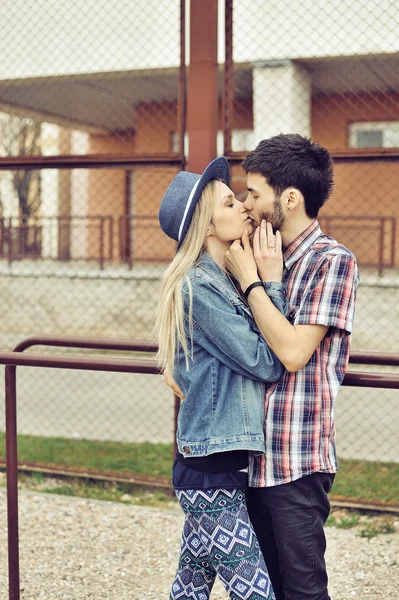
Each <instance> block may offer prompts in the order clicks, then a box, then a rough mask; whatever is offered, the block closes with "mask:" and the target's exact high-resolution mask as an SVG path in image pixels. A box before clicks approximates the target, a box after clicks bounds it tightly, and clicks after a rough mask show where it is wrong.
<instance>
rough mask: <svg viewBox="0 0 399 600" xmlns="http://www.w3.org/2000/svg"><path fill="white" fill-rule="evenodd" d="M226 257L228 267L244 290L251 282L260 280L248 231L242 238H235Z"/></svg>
mask: <svg viewBox="0 0 399 600" xmlns="http://www.w3.org/2000/svg"><path fill="white" fill-rule="evenodd" d="M225 258H226V268H227V269H228V271H229V272H230V273H231V274H232V275H233V277H235V279H236V280H237V281H238V283H239V284H240V287H241V289H242V291H243V292H245V290H246V289H247V287H248V286H249V285H251V283H253V282H254V281H258V280H259V275H258V269H257V267H256V262H255V259H254V254H253V252H252V248H251V244H250V243H249V233H248V231H244V233H243V235H242V238H241V240H235V241H234V242H233V243H232V244H231V246H230V248H229V250H227V252H226V254H225Z"/></svg>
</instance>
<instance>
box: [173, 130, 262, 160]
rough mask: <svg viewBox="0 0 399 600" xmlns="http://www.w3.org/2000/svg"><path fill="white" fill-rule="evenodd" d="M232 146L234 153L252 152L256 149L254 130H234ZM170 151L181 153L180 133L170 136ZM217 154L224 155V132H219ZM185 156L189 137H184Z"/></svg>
mask: <svg viewBox="0 0 399 600" xmlns="http://www.w3.org/2000/svg"><path fill="white" fill-rule="evenodd" d="M231 146H232V150H233V152H240V151H241V150H252V149H253V148H254V132H253V130H252V129H233V131H232V132H231ZM170 151H171V152H176V153H177V152H179V133H178V132H177V131H172V132H171V134H170ZM216 153H217V155H218V156H221V155H222V154H223V131H218V132H217V139H216ZM184 155H185V156H188V135H187V133H186V134H185V136H184Z"/></svg>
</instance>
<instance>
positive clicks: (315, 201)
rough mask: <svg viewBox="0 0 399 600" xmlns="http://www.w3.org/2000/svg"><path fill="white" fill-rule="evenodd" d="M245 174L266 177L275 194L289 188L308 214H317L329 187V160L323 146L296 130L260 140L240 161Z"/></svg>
mask: <svg viewBox="0 0 399 600" xmlns="http://www.w3.org/2000/svg"><path fill="white" fill-rule="evenodd" d="M242 167H243V168H244V170H245V172H246V173H258V174H260V175H263V177H265V178H266V181H267V183H268V184H269V185H270V187H271V188H273V190H274V193H275V195H276V196H281V194H282V193H283V191H284V190H286V189H287V188H289V187H294V188H297V189H298V190H299V191H300V192H302V194H303V197H304V199H305V210H306V214H307V215H308V217H310V218H311V219H314V218H316V217H317V215H318V212H319V210H320V208H321V207H322V206H323V204H324V203H325V202H326V200H327V199H328V197H329V195H330V194H331V191H332V188H333V163H332V159H331V156H330V154H329V152H328V150H326V149H325V148H323V147H322V146H320V145H319V144H315V143H313V142H312V141H311V140H310V139H308V138H305V137H302V136H301V135H299V134H296V133H287V134H285V133H281V134H280V135H276V136H274V137H271V138H268V139H266V140H262V141H261V142H260V143H259V144H258V145H257V147H256V148H255V150H253V151H252V152H250V153H249V154H248V156H247V157H246V158H245V160H244V161H243V162H242Z"/></svg>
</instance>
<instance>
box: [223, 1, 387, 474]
mask: <svg viewBox="0 0 399 600" xmlns="http://www.w3.org/2000/svg"><path fill="white" fill-rule="evenodd" d="M225 5H226V13H225V35H226V61H225V89H224V98H223V107H224V119H223V123H224V151H225V154H227V155H228V156H229V158H230V160H231V162H232V163H233V164H234V165H235V166H234V168H233V187H234V189H235V191H236V193H237V194H240V195H241V196H242V197H245V192H246V189H245V173H244V172H243V170H242V169H241V167H240V166H239V164H240V161H241V160H242V158H243V157H244V156H245V154H246V152H247V151H248V150H251V149H252V148H254V147H255V145H256V144H257V143H258V142H259V141H260V140H261V139H264V138H267V137H269V136H272V135H276V134H278V133H281V132H283V133H291V132H297V133H300V134H302V135H305V136H308V137H312V139H313V140H314V141H316V142H319V143H320V144H322V145H323V146H325V147H326V148H328V150H329V151H330V152H331V154H332V156H333V158H334V173H335V187H334V191H333V194H332V196H331V198H330V199H329V201H328V202H327V204H326V205H325V207H323V209H322V210H321V212H320V224H321V226H322V228H323V230H324V231H325V232H326V233H327V234H328V235H331V236H333V237H335V238H337V239H338V240H339V241H340V242H341V243H343V244H344V245H346V246H347V247H348V248H350V249H351V250H352V251H353V252H354V253H355V255H356V257H357V260H358V263H359V266H360V275H361V285H360V288H359V291H358V300H357V309H356V321H355V330H354V334H353V343H352V349H354V350H360V349H362V350H372V351H378V350H380V351H391V352H397V351H399V327H398V326H397V321H398V317H399V312H398V311H399V309H398V304H399V270H398V267H399V205H398V203H397V202H396V200H395V199H394V197H393V190H395V189H396V186H397V185H398V183H399V170H398V166H399V93H398V92H399V80H398V72H399V71H398V67H399V37H398V33H399V8H398V6H397V5H395V4H394V3H392V2H382V3H381V2H378V3H377V2H365V1H362V0H358V1H355V2H350V3H349V2H345V1H341V0H333V1H331V2H328V3H324V2H323V3H322V2H311V1H305V2H299V1H294V2H291V1H290V2H288V1H285V0H282V1H281V2H280V1H279V2H273V1H270V2H252V3H247V2H234V1H230V0H228V1H227V2H226V3H225ZM398 400H399V398H398V392H397V391H392V390H391V391H377V390H367V389H363V390H361V389H350V388H343V389H342V391H341V392H340V396H339V400H338V404H337V431H338V451H339V455H340V456H341V457H346V458H359V459H368V460H381V461H395V462H396V461H398V460H399V453H398V447H399V438H398V422H399V421H398V420H399V402H398Z"/></svg>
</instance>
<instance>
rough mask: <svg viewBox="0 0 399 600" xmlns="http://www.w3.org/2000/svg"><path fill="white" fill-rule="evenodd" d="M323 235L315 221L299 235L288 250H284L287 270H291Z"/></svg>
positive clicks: (289, 245)
mask: <svg viewBox="0 0 399 600" xmlns="http://www.w3.org/2000/svg"><path fill="white" fill-rule="evenodd" d="M321 234H322V232H321V229H320V225H319V222H318V220H317V219H315V220H314V221H313V222H312V223H311V224H310V225H309V227H307V228H306V229H305V230H304V231H302V233H300V234H299V235H298V237H296V238H295V239H294V240H292V242H291V243H290V244H288V246H287V247H286V248H284V252H283V256H284V264H285V268H286V269H290V268H291V267H292V265H294V264H295V263H296V262H297V261H298V260H299V259H300V258H302V256H303V255H304V254H306V252H307V251H308V250H310V248H311V247H312V245H313V244H314V242H315V241H316V240H317V238H318V237H319V236H320V235H321Z"/></svg>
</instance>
